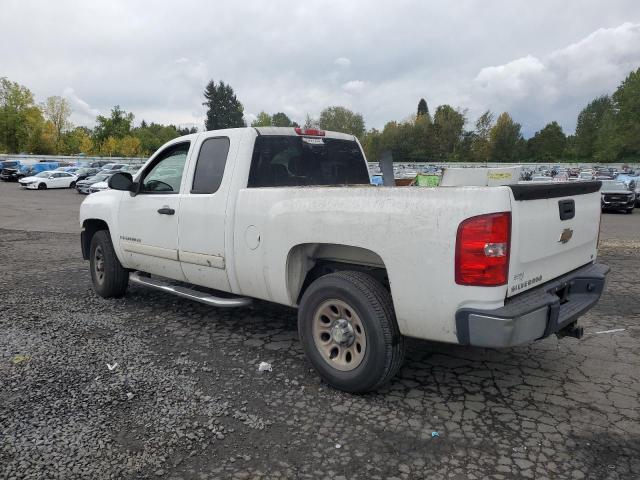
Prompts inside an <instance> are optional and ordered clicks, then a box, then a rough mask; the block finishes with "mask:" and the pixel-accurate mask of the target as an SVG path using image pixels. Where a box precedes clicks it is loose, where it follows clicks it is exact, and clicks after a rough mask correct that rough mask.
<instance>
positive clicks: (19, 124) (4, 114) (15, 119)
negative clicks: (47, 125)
mask: <svg viewBox="0 0 640 480" xmlns="http://www.w3.org/2000/svg"><path fill="white" fill-rule="evenodd" d="M43 123H44V119H43V118H42V113H41V112H40V109H39V108H38V107H36V106H35V104H34V101H33V94H32V93H31V91H30V90H29V89H28V88H26V87H24V86H22V85H20V84H18V83H16V82H12V81H10V80H8V79H6V78H4V77H1V78H0V148H2V149H3V150H6V151H8V152H11V153H18V152H22V151H24V150H26V149H27V148H28V145H29V144H30V143H31V144H34V142H35V139H34V136H37V135H39V134H41V133H42V131H43Z"/></svg>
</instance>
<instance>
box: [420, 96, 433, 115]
mask: <svg viewBox="0 0 640 480" xmlns="http://www.w3.org/2000/svg"><path fill="white" fill-rule="evenodd" d="M417 116H418V117H422V116H425V117H428V118H429V120H431V116H430V115H429V107H428V106H427V101H426V100H425V99H424V98H421V99H420V101H419V102H418V113H417Z"/></svg>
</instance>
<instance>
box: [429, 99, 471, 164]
mask: <svg viewBox="0 0 640 480" xmlns="http://www.w3.org/2000/svg"><path fill="white" fill-rule="evenodd" d="M465 123H466V118H465V116H464V113H461V112H458V111H456V110H455V109H454V108H453V107H452V106H450V105H440V106H439V107H438V108H437V109H436V113H435V114H434V115H433V127H434V134H435V140H436V155H437V158H438V159H440V160H450V159H451V157H452V156H453V155H454V153H455V151H456V148H457V147H458V145H459V144H460V139H461V138H462V129H463V127H464V124H465Z"/></svg>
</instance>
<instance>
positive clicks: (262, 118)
mask: <svg viewBox="0 0 640 480" xmlns="http://www.w3.org/2000/svg"><path fill="white" fill-rule="evenodd" d="M271 125H273V123H272V121H271V115H269V114H268V113H267V112H260V113H259V114H258V116H257V117H256V119H255V120H254V121H253V122H251V126H252V127H270V126H271Z"/></svg>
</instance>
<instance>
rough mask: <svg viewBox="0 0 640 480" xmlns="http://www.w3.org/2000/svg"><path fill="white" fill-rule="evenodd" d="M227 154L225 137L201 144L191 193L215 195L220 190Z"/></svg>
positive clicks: (227, 143) (227, 141) (227, 142)
mask: <svg viewBox="0 0 640 480" xmlns="http://www.w3.org/2000/svg"><path fill="white" fill-rule="evenodd" d="M228 153H229V139H228V138H227V137H219V138H208V139H207V140H205V141H204V142H202V146H201V147H200V153H199V154H198V163H196V170H195V173H194V175H193V186H192V189H191V193H215V192H217V191H218V189H219V188H220V184H221V183H222V176H223V175H224V167H225V165H226V163H227V154H228Z"/></svg>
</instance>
